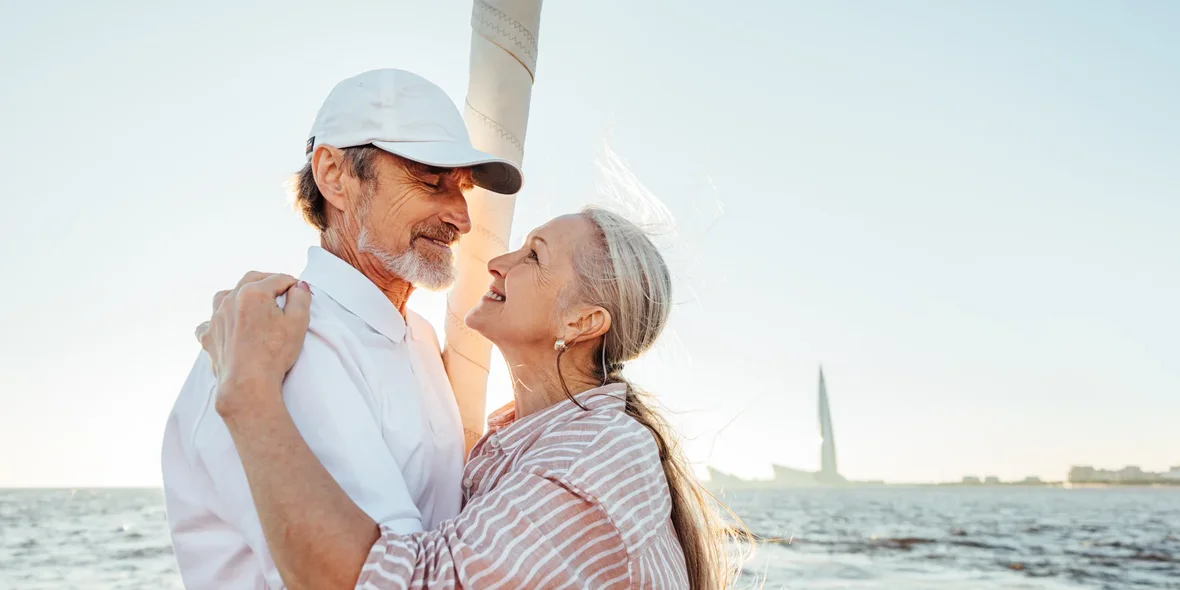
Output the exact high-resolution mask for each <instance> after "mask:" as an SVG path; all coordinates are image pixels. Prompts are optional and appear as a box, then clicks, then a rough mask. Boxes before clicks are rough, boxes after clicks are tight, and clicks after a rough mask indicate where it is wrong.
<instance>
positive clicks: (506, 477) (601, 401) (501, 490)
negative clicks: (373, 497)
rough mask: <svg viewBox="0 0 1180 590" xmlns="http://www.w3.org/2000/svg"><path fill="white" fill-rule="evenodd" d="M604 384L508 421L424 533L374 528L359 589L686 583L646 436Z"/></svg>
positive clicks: (480, 448)
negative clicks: (451, 507) (456, 505)
mask: <svg viewBox="0 0 1180 590" xmlns="http://www.w3.org/2000/svg"><path fill="white" fill-rule="evenodd" d="M625 392H626V386H624V385H607V386H605V387H600V388H597V389H593V390H590V391H587V392H585V393H582V394H581V395H579V396H577V399H578V401H579V402H581V403H582V405H584V406H586V407H587V408H588V409H589V411H586V410H582V409H581V408H578V407H577V406H575V405H574V404H572V403H570V402H569V401H562V402H560V403H557V404H555V405H553V406H551V407H549V408H547V409H545V410H542V411H540V412H537V413H535V414H532V415H529V416H526V417H524V418H522V419H520V420H515V415H514V413H513V411H512V407H511V406H507V407H505V408H503V409H501V410H498V411H497V412H496V413H495V414H493V415H492V417H491V418H489V420H488V426H489V431H488V433H487V434H486V435H484V437H483V438H482V439H481V440H480V441H479V443H478V444H476V446H475V448H474V449H473V450H472V451H471V458H470V460H469V461H468V463H467V467H466V469H465V470H464V479H463V498H464V501H465V505H464V508H463V511H462V513H460V514H459V516H458V517H456V518H454V519H452V520H448V521H446V522H444V523H442V524H441V525H440V526H439V527H438V528H437V529H435V530H433V531H428V532H423V533H416V534H413V535H409V536H401V535H397V534H395V533H393V532H391V531H388V530H384V529H383V530H382V531H381V538H380V539H378V540H377V543H376V544H374V545H373V549H372V551H370V553H369V557H368V560H367V561H366V562H365V566H364V569H363V570H362V571H361V576H360V579H359V580H358V581H357V586H356V587H357V588H358V589H367V590H387V589H390V588H480V589H483V588H489V589H493V588H512V589H515V588H546V589H559V588H579V589H580V588H661V589H664V588H670V589H676V588H688V578H687V573H686V570H685V566H684V554H683V552H682V551H681V549H680V543H679V542H678V541H677V539H676V531H675V529H674V528H673V526H672V521H671V519H670V517H669V515H670V511H671V497H670V496H669V492H668V483H667V480H666V479H665V477H664V472H663V469H662V467H661V466H660V459H659V455H658V452H657V450H656V443H655V439H654V438H653V437H652V435H651V432H649V431H648V430H647V429H646V428H645V427H644V426H643V425H641V424H639V423H638V422H636V421H635V420H634V419H633V418H631V417H630V416H628V415H626V414H625V413H624V411H623V405H624V402H623V396H624V394H625Z"/></svg>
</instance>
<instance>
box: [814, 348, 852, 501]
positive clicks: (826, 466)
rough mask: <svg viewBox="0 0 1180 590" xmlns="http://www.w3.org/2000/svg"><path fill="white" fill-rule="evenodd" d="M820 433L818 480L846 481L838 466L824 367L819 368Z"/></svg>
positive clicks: (832, 482) (822, 481)
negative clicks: (821, 438) (821, 439)
mask: <svg viewBox="0 0 1180 590" xmlns="http://www.w3.org/2000/svg"><path fill="white" fill-rule="evenodd" d="M819 433H820V436H822V437H823V447H822V448H821V449H820V469H819V473H818V474H816V480H817V481H819V482H820V483H825V484H835V483H844V481H845V480H844V478H843V477H841V476H840V472H839V470H838V469H837V468H836V435H835V433H833V432H832V413H831V410H829V408H828V387H827V384H825V383H824V368H823V366H822V365H821V366H820V368H819Z"/></svg>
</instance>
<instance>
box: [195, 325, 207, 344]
mask: <svg viewBox="0 0 1180 590" xmlns="http://www.w3.org/2000/svg"><path fill="white" fill-rule="evenodd" d="M208 333H209V322H201V323H200V324H197V329H196V330H194V331H193V334H194V335H195V336H196V337H197V342H201V343H204V338H205V334H208Z"/></svg>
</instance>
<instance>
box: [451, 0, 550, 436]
mask: <svg viewBox="0 0 1180 590" xmlns="http://www.w3.org/2000/svg"><path fill="white" fill-rule="evenodd" d="M540 23H541V0H475V6H474V9H473V11H472V15H471V65H470V72H471V73H470V78H469V84H468V87H467V104H466V105H465V107H464V112H463V116H464V119H465V120H466V122H467V130H468V132H469V133H470V134H471V141H472V143H473V144H474V145H475V147H476V148H477V149H480V150H483V151H485V152H489V153H492V154H495V155H497V156H502V157H505V158H509V159H511V160H513V161H515V162H516V163H517V164H520V163H521V161H522V160H523V158H524V138H525V131H526V129H527V127H528V119H529V102H530V100H531V98H532V93H533V78H534V76H535V75H536V71H537V33H538V30H539V28H540ZM515 204H516V197H515V196H508V195H500V194H496V193H492V192H489V191H486V190H483V189H480V188H477V189H475V190H474V191H472V192H471V193H470V194H469V195H468V197H467V206H468V209H469V211H470V213H471V220H472V225H473V227H472V230H471V233H469V234H467V235H466V236H463V239H462V241H460V243H459V251H458V255H459V256H458V260H457V261H456V267H457V271H458V272H457V280H456V281H455V286H454V287H453V288H452V289H451V292H450V293H449V294H448V295H447V317H446V324H445V332H446V346H445V348H444V350H443V363H444V364H445V366H446V368H447V376H448V377H449V378H450V381H451V387H452V388H453V389H454V390H455V398H456V400H457V401H458V403H459V413H460V414H461V415H462V417H463V432H464V435H465V437H466V439H467V449H468V450H470V449H471V447H472V445H474V444H475V442H476V440H478V438H479V436H480V435H481V434H482V433H483V430H484V417H485V416H486V414H487V385H488V364H489V361H490V360H491V352H492V345H491V343H490V342H488V341H487V339H485V338H484V337H483V336H480V335H479V334H477V333H475V332H474V331H472V330H471V329H469V328H468V327H467V325H466V324H465V323H464V321H463V318H464V316H466V315H467V312H468V311H470V310H471V308H472V307H474V306H475V304H476V303H478V302H479V299H480V297H482V296H483V294H484V293H486V292H487V290H488V284H489V282H490V279H489V275H488V272H487V263H488V260H491V259H492V258H494V257H496V256H498V255H500V254H502V253H503V252H505V251H506V250H507V249H508V236H509V234H510V233H511V231H512V212H513V208H514V207H515Z"/></svg>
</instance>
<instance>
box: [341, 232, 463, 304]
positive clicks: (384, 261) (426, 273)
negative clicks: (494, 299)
mask: <svg viewBox="0 0 1180 590" xmlns="http://www.w3.org/2000/svg"><path fill="white" fill-rule="evenodd" d="M356 250H357V252H359V253H361V254H368V255H370V256H372V257H373V258H376V259H377V261H378V262H380V263H381V266H383V267H385V270H387V271H389V272H391V273H393V274H394V275H396V276H399V277H401V278H402V279H403V280H405V281H406V282H408V283H410V284H411V285H414V286H415V287H422V288H423V289H430V290H431V291H439V290H442V289H446V288H447V287H450V286H451V283H454V282H455V267H454V266H452V265H451V264H450V263H449V262H445V263H441V264H440V263H437V262H434V261H431V260H427V259H426V258H425V257H424V256H422V255H421V254H420V253H419V252H418V251H417V250H415V249H414V246H413V244H411V245H410V248H409V249H408V250H406V251H405V252H402V253H401V254H390V253H389V252H387V251H385V250H384V249H383V248H382V247H381V246H378V245H377V244H375V243H374V242H373V239H372V237H371V236H370V235H369V230H368V228H361V233H360V235H359V236H357V238H356Z"/></svg>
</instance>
